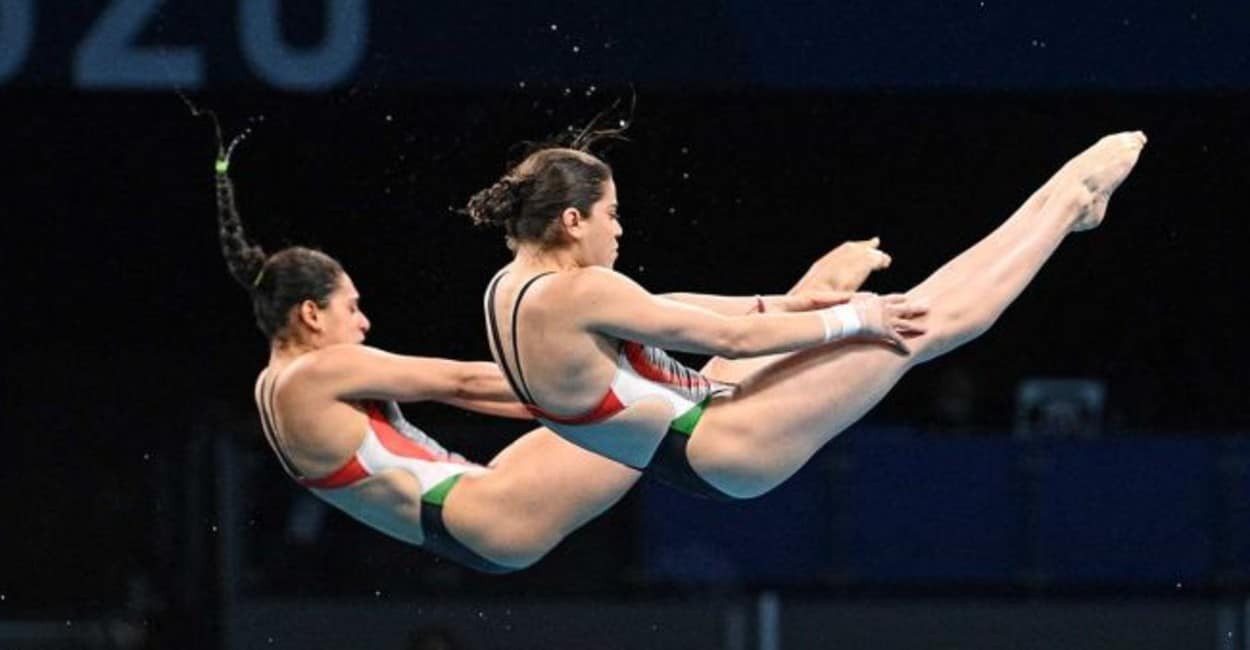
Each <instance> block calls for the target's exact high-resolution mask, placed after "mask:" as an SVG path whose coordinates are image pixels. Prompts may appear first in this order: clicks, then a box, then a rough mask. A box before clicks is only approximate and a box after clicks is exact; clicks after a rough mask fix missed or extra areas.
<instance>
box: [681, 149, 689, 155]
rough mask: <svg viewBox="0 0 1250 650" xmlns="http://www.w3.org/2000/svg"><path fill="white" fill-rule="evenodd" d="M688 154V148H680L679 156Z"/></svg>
mask: <svg viewBox="0 0 1250 650" xmlns="http://www.w3.org/2000/svg"><path fill="white" fill-rule="evenodd" d="M689 153H690V147H682V148H681V155H683V156H685V155H687V154H689Z"/></svg>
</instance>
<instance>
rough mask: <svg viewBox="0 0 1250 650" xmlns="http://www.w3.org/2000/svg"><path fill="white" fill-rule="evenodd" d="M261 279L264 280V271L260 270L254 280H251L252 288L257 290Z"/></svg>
mask: <svg viewBox="0 0 1250 650" xmlns="http://www.w3.org/2000/svg"><path fill="white" fill-rule="evenodd" d="M263 279H265V269H263V268H262V269H261V270H260V272H259V273H257V274H256V279H255V280H252V287H253V288H255V289H259V288H260V281H261V280H263Z"/></svg>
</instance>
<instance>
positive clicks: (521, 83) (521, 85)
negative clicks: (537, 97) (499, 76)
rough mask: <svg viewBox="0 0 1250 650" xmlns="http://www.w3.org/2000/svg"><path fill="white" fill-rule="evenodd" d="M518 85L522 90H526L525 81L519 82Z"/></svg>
mask: <svg viewBox="0 0 1250 650" xmlns="http://www.w3.org/2000/svg"><path fill="white" fill-rule="evenodd" d="M517 85H518V86H520V87H522V88H524V87H525V82H524V81H520V82H517Z"/></svg>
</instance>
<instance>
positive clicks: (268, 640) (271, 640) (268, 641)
mask: <svg viewBox="0 0 1250 650" xmlns="http://www.w3.org/2000/svg"><path fill="white" fill-rule="evenodd" d="M265 641H266V642H267V643H268V644H269V645H273V637H269V638H267V639H265Z"/></svg>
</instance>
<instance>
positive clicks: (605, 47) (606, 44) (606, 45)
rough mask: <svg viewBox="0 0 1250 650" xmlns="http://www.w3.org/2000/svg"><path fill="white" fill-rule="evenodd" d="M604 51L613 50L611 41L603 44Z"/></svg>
mask: <svg viewBox="0 0 1250 650" xmlns="http://www.w3.org/2000/svg"><path fill="white" fill-rule="evenodd" d="M603 49H605V50H610V49H612V43H611V42H610V41H609V42H607V43H604V44H603Z"/></svg>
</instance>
